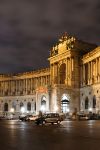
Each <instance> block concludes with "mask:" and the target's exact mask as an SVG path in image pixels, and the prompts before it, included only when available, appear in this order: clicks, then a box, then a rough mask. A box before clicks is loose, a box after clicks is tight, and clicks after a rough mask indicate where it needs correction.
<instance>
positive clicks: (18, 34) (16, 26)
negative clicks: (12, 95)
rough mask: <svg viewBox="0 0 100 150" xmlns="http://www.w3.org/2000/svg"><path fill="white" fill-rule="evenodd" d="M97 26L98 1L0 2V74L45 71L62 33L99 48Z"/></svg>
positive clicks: (32, 0) (39, 0)
mask: <svg viewBox="0 0 100 150" xmlns="http://www.w3.org/2000/svg"><path fill="white" fill-rule="evenodd" d="M99 26H100V2H99V0H95V1H92V0H17V1H15V0H9V1H8V0H0V72H1V73H7V72H22V71H29V70H34V69H36V68H37V69H38V68H44V67H46V66H47V65H48V61H47V58H48V57H49V52H50V49H51V47H52V46H53V45H54V44H55V42H56V41H57V39H58V38H59V37H60V36H61V35H62V34H63V33H64V32H67V33H69V34H71V35H75V36H77V37H78V38H80V39H82V40H85V41H87V42H93V43H96V44H100V27H99Z"/></svg>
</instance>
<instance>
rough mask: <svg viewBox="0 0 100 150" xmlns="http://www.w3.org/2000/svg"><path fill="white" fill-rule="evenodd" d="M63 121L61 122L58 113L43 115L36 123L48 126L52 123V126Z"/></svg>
mask: <svg viewBox="0 0 100 150" xmlns="http://www.w3.org/2000/svg"><path fill="white" fill-rule="evenodd" d="M61 121H62V120H61V118H60V116H59V114H58V113H47V114H45V115H43V116H42V117H39V118H37V119H36V120H35V123H36V124H37V125H39V124H46V123H51V124H54V123H57V124H59V123H60V122H61Z"/></svg>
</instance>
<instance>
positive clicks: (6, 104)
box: [4, 103, 8, 111]
mask: <svg viewBox="0 0 100 150" xmlns="http://www.w3.org/2000/svg"><path fill="white" fill-rule="evenodd" d="M4 111H8V103H5V104H4Z"/></svg>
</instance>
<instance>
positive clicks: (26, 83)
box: [0, 35, 100, 116]
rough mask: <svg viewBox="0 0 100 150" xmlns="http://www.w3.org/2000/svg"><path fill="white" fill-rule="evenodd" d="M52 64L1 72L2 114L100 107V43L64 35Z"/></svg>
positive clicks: (53, 54) (55, 49)
mask: <svg viewBox="0 0 100 150" xmlns="http://www.w3.org/2000/svg"><path fill="white" fill-rule="evenodd" d="M48 60H49V62H50V66H49V68H45V69H41V70H37V71H31V72H25V73H19V74H4V75H3V74H2V75H0V113H1V115H7V116H9V115H11V114H13V115H16V116H19V115H20V114H27V113H28V114H33V113H34V114H35V113H39V111H40V110H41V111H43V112H63V113H73V112H75V111H77V112H79V111H84V112H86V113H88V112H90V111H91V112H94V113H99V111H100V47H98V46H97V45H94V44H89V43H86V42H83V41H80V40H78V39H77V38H75V37H73V36H69V35H64V36H62V37H61V39H59V41H58V43H57V44H56V45H55V46H54V47H53V48H52V49H51V50H50V57H49V58H48Z"/></svg>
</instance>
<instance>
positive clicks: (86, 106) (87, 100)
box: [85, 97, 89, 109]
mask: <svg viewBox="0 0 100 150" xmlns="http://www.w3.org/2000/svg"><path fill="white" fill-rule="evenodd" d="M88 107H89V99H88V97H86V99H85V109H88Z"/></svg>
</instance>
